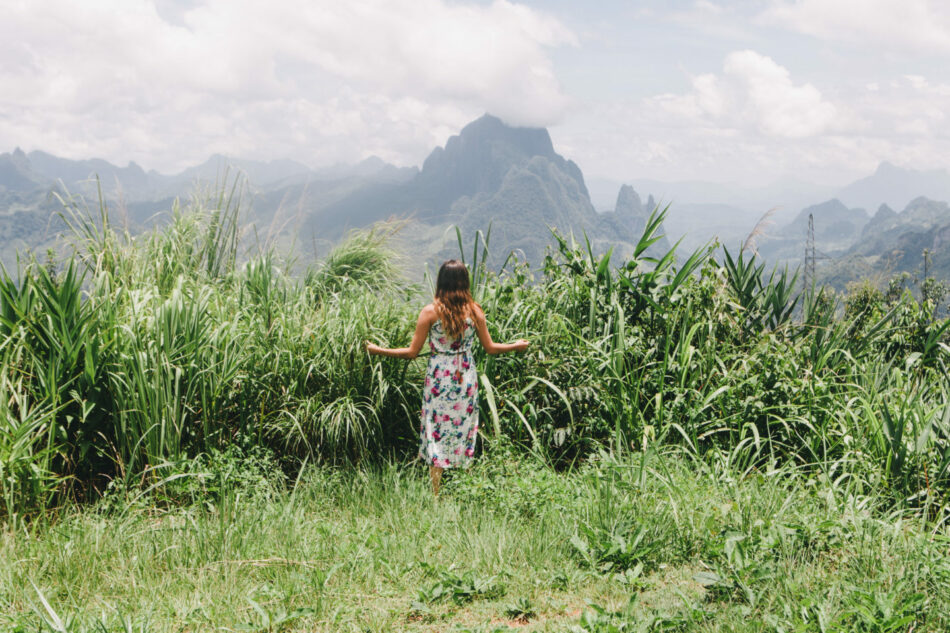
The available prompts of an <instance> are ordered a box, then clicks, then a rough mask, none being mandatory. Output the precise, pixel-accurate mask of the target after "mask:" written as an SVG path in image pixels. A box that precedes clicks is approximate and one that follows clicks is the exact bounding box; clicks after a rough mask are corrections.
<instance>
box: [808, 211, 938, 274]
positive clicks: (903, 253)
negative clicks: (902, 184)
mask: <svg viewBox="0 0 950 633" xmlns="http://www.w3.org/2000/svg"><path fill="white" fill-rule="evenodd" d="M925 251H927V252H929V256H930V264H929V270H928V271H927V272H928V274H929V275H930V276H932V277H937V278H939V279H945V280H950V206H948V204H947V203H946V202H940V201H936V200H930V199H929V198H924V197H919V198H915V199H914V200H912V201H911V202H910V203H909V204H908V205H907V207H906V208H905V209H904V210H903V211H901V212H900V213H895V212H894V211H893V210H892V209H891V208H890V207H888V206H886V205H882V206H881V207H880V208H879V209H878V211H877V213H876V214H875V215H874V217H873V218H871V220H870V221H869V222H868V223H867V224H866V225H865V229H864V231H863V232H862V233H861V236H860V238H859V239H858V240H857V241H856V242H855V243H854V244H853V245H851V247H850V248H848V249H847V250H846V251H845V252H844V253H843V254H842V255H841V256H840V257H838V258H836V259H834V260H832V261H830V262H827V263H826V264H824V265H823V266H822V267H821V269H820V277H821V278H822V279H823V280H824V281H825V282H826V283H830V284H832V285H834V286H836V287H839V288H844V287H845V286H846V285H847V283H848V282H849V281H852V280H854V279H856V278H861V277H865V278H872V279H876V280H878V281H879V282H882V283H883V282H884V281H886V280H887V279H889V278H890V277H892V276H894V275H896V274H898V273H902V272H907V273H911V274H917V275H922V274H923V269H924V257H925V256H924V253H925Z"/></svg>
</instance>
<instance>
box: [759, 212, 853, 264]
mask: <svg viewBox="0 0 950 633" xmlns="http://www.w3.org/2000/svg"><path fill="white" fill-rule="evenodd" d="M809 216H811V217H812V218H813V223H814V229H815V247H816V249H817V250H818V251H821V252H822V253H823V254H825V255H828V256H830V255H833V254H835V253H842V252H844V251H846V250H847V249H848V248H849V247H851V245H852V244H854V242H855V240H857V239H858V238H859V237H860V235H861V231H862V229H863V228H864V226H865V225H866V224H867V223H868V221H869V217H868V214H867V211H865V210H864V209H850V208H848V207H847V206H846V205H845V204H844V203H842V202H841V201H840V200H838V199H837V198H833V199H831V200H827V201H825V202H822V203H820V204H814V205H811V206H810V207H806V208H804V209H802V210H801V211H800V212H799V213H798V215H797V216H796V217H795V219H794V220H792V221H791V222H789V223H788V224H786V225H785V226H783V227H781V228H780V229H778V230H776V231H766V237H764V238H762V239H760V240H759V245H758V250H759V253H760V254H761V255H762V256H763V257H764V258H765V259H766V260H769V261H771V262H773V263H778V264H782V265H784V264H788V265H790V266H796V265H798V264H800V263H801V261H802V257H803V256H804V248H805V241H806V239H807V237H808V218H809Z"/></svg>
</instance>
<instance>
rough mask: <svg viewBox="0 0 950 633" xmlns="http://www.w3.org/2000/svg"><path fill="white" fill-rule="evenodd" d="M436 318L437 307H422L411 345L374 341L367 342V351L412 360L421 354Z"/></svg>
mask: <svg viewBox="0 0 950 633" xmlns="http://www.w3.org/2000/svg"><path fill="white" fill-rule="evenodd" d="M435 318H436V314H435V308H433V307H432V305H431V304H430V305H427V306H426V307H424V308H422V312H420V313H419V319H418V320H417V321H416V331H415V333H414V334H413V335H412V342H411V343H409V347H397V348H389V347H380V346H379V345H376V344H374V343H370V342H367V343H366V351H367V352H369V353H370V354H378V355H380V356H392V357H395V358H406V359H409V360H412V359H413V358H415V357H416V356H418V355H419V351H420V350H421V349H422V345H423V344H424V343H425V340H426V336H428V335H429V328H430V327H431V326H432V323H433V322H434V321H435Z"/></svg>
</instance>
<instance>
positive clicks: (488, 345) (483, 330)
mask: <svg viewBox="0 0 950 633" xmlns="http://www.w3.org/2000/svg"><path fill="white" fill-rule="evenodd" d="M472 316H473V317H474V318H475V331H476V332H477V333H478V340H479V341H481V343H482V347H484V348H485V351H486V352H488V353H489V354H504V353H505V352H523V351H525V350H526V349H528V341H526V340H524V339H518V340H517V341H515V342H514V343H496V342H495V341H493V340H491V334H490V333H489V332H488V322H487V321H486V320H485V313H484V312H483V311H482V307H481V306H480V305H478V304H477V303H476V304H475V309H474V310H472Z"/></svg>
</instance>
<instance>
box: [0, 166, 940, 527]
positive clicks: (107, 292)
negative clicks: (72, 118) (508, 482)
mask: <svg viewBox="0 0 950 633" xmlns="http://www.w3.org/2000/svg"><path fill="white" fill-rule="evenodd" d="M241 191H242V187H241V185H240V184H239V183H238V182H236V181H235V182H233V183H230V184H229V185H228V186H227V187H225V188H223V189H222V190H221V191H220V192H218V193H217V194H214V195H211V196H206V197H196V198H195V199H194V200H192V202H191V203H190V205H188V206H187V207H182V206H179V205H178V204H177V203H176V205H175V206H174V208H173V209H172V214H171V218H170V222H169V223H168V224H166V225H164V227H161V228H156V229H154V230H153V231H151V232H149V233H146V234H143V235H139V236H135V237H133V236H131V235H129V234H127V233H124V232H121V231H118V230H116V229H115V228H114V226H113V224H112V223H111V222H110V219H109V212H108V209H106V208H105V207H104V206H102V205H101V206H100V208H99V209H98V210H97V211H96V212H95V213H93V214H88V213H85V212H84V211H82V210H81V209H80V207H79V206H77V205H78V203H75V202H72V201H69V200H67V201H66V202H67V203H68V204H69V206H68V208H67V211H66V212H65V213H64V219H65V220H66V223H67V225H69V226H71V227H72V229H73V231H74V238H73V239H74V244H75V246H76V249H77V250H76V253H77V254H76V257H75V258H68V259H67V260H66V261H65V262H63V263H62V264H61V266H60V267H61V270H54V269H51V268H50V267H48V266H41V265H38V264H35V263H34V264H31V265H29V266H27V267H25V268H24V269H23V270H21V271H19V276H18V278H16V279H14V278H13V277H12V276H11V275H9V274H7V273H5V272H4V273H3V274H2V275H0V354H2V355H3V360H4V362H3V365H2V367H0V391H2V394H0V395H2V404H0V407H3V409H2V410H3V413H4V426H3V428H4V431H3V432H2V433H0V473H2V474H3V477H2V483H0V485H2V486H3V488H2V493H3V494H2V504H3V505H2V510H3V512H4V514H5V515H6V516H7V518H8V520H11V519H15V517H17V516H19V515H21V514H23V513H31V512H36V511H39V510H41V509H42V508H44V507H47V506H49V505H50V504H55V503H57V502H58V501H59V500H61V499H63V498H64V497H65V496H68V495H70V494H71V495H75V496H79V497H83V496H88V495H93V496H94V495H96V494H99V493H100V492H101V491H102V490H103V489H104V488H105V487H106V486H108V485H109V482H110V481H113V480H116V479H121V480H126V481H131V480H138V479H139V478H141V477H142V476H143V474H144V476H145V478H146V479H149V478H151V479H155V478H160V477H162V476H163V475H162V473H164V472H167V470H168V468H173V467H174V464H175V463H178V462H180V461H181V460H185V459H189V458H193V457H195V456H197V455H199V454H201V453H205V452H207V451H211V450H215V449H221V448H225V447H227V446H230V445H234V444H237V445H241V446H255V445H256V446H265V447H268V448H269V449H271V450H273V451H275V452H276V453H278V454H280V455H281V456H282V457H283V459H284V465H285V466H286V467H288V469H292V468H294V464H295V463H296V464H299V463H300V462H301V461H308V462H313V461H322V462H334V463H341V462H359V461H365V460H374V459H378V458H379V457H380V456H390V455H391V456H403V455H407V454H411V453H412V451H413V448H414V443H415V439H414V436H415V426H416V416H417V411H418V409H419V406H420V405H419V394H418V385H419V383H420V381H421V372H422V371H423V364H422V361H416V362H413V363H403V362H396V361H392V360H387V359H376V358H370V357H368V356H367V355H366V354H365V352H364V350H363V341H364V340H367V339H373V340H378V341H381V342H386V343H389V344H393V345H401V344H405V343H406V342H407V341H408V340H409V338H410V336H411V332H412V325H413V321H414V316H415V314H416V313H417V310H418V308H419V307H420V306H421V305H422V304H423V303H424V302H425V301H427V300H428V296H427V294H426V292H425V291H424V290H423V289H422V287H421V286H413V285H407V284H405V283H402V282H401V281H400V280H399V275H398V274H397V269H398V267H397V262H396V259H395V257H396V254H395V253H393V252H392V251H391V250H390V249H389V247H388V246H387V235H388V234H389V232H390V231H391V230H392V227H378V228H376V229H372V230H369V231H366V232H358V233H355V234H353V235H351V236H350V237H349V239H347V240H346V241H345V242H344V243H343V244H341V245H340V246H338V247H337V249H335V250H334V251H333V252H332V253H330V254H329V256H328V257H327V258H326V259H325V260H324V261H323V262H321V263H319V264H317V265H315V266H313V267H312V268H311V269H310V270H308V271H306V272H305V273H304V274H303V275H301V276H299V277H294V276H292V275H290V274H289V272H288V271H289V269H290V266H289V265H287V262H285V261H282V260H281V258H280V256H279V254H277V253H275V252H274V251H264V252H252V253H249V254H247V255H246V256H244V255H241V254H240V253H239V250H240V245H241V244H242V243H243V242H242V240H241V231H240V230H239V218H240V215H241V204H242V199H243V198H242V196H241ZM665 213H666V210H657V211H656V212H655V213H654V214H653V216H652V217H651V218H650V220H649V221H648V222H647V224H646V228H645V229H644V233H643V235H642V237H641V239H640V241H639V243H638V244H637V245H636V247H635V248H634V250H633V252H632V254H631V256H630V258H628V259H626V260H625V261H615V260H614V259H613V257H612V254H611V253H610V252H608V253H606V254H599V253H594V252H593V250H592V249H591V248H590V246H589V244H588V245H586V247H585V246H579V245H577V244H576V243H575V242H574V241H573V240H571V239H568V238H564V237H561V236H559V235H556V234H555V236H554V238H555V239H554V245H553V247H552V249H551V250H550V251H549V254H548V257H547V258H546V260H545V262H544V265H543V266H542V267H541V268H539V269H536V270H531V269H530V268H529V267H528V266H526V265H524V264H523V263H522V264H519V263H518V262H517V261H516V260H515V259H514V258H509V259H508V260H507V262H506V267H505V268H504V270H503V271H501V272H495V271H490V270H488V269H487V268H486V266H485V262H486V261H487V241H488V236H487V235H485V236H482V235H479V236H478V237H477V239H476V242H475V247H474V249H473V250H472V256H471V257H470V258H469V262H470V263H471V265H472V267H473V268H474V270H473V274H474V277H475V279H476V280H477V287H476V292H477V297H478V300H479V301H480V302H481V303H482V304H483V306H484V308H485V310H486V312H487V313H488V315H489V322H490V324H491V330H492V335H493V336H494V337H495V338H497V339H508V338H513V337H525V338H528V339H530V340H532V341H533V342H534V345H533V347H532V350H531V351H530V352H529V353H528V354H526V355H513V356H504V357H485V358H478V362H479V366H480V368H481V373H482V380H483V386H484V387H485V389H484V390H483V393H484V395H485V397H484V398H483V399H482V403H481V406H482V412H481V413H482V419H483V420H484V427H485V428H487V429H490V430H491V431H490V432H489V433H487V434H485V438H486V444H491V442H495V441H498V440H499V439H501V438H507V439H508V440H511V441H513V442H514V443H515V444H516V445H518V446H522V447H524V448H525V449H526V450H530V451H533V452H535V453H537V454H540V455H543V456H544V457H545V458H546V459H547V460H549V461H550V462H552V463H554V464H558V465H568V464H571V463H576V462H577V461H578V460H584V459H587V458H588V457H589V456H590V455H591V454H594V453H595V452H596V451H598V450H600V448H601V447H604V446H607V447H610V449H611V450H612V452H613V453H614V454H615V455H617V456H621V455H623V454H624V453H628V452H637V453H639V452H643V451H646V450H648V449H649V447H651V446H663V445H675V446H678V447H681V448H682V449H683V450H686V451H688V452H689V453H690V454H691V455H693V456H694V458H695V459H697V460H699V461H709V462H712V461H715V460H718V459H726V460H728V461H730V463H734V464H737V465H741V467H742V469H745V470H749V471H750V472H751V470H754V469H756V468H764V467H766V465H767V464H769V463H789V464H794V465H796V466H797V467H801V468H805V469H808V471H809V472H813V473H821V474H823V475H824V476H829V477H835V478H845V479H847V480H848V481H852V482H854V485H855V486H857V487H859V488H862V489H864V490H878V491H880V492H883V493H884V494H885V495H887V497H888V498H889V499H890V502H891V503H894V504H898V505H902V506H907V507H913V508H917V509H920V510H921V511H923V512H926V514H927V515H928V516H930V517H931V518H936V519H937V520H944V518H945V517H946V514H947V508H948V501H950V500H948V496H947V495H948V481H950V480H948V475H950V473H948V470H950V443H948V442H950V437H948V433H950V427H948V414H947V413H946V411H947V410H948V408H947V404H948V401H950V380H948V374H947V371H946V367H947V362H948V352H950V348H948V347H947V345H946V344H945V340H946V335H947V331H948V328H950V321H945V320H941V319H939V318H937V317H936V308H935V305H934V304H933V302H927V301H924V302H918V301H917V300H916V299H914V297H913V296H911V295H910V294H909V293H904V294H899V293H896V294H895V293H891V294H890V295H885V294H883V293H878V294H874V293H868V292H864V293H859V292H856V293H854V294H853V295H851V296H848V297H845V298H844V300H843V303H844V305H843V306H839V305H838V303H840V302H841V301H840V300H838V299H834V300H832V299H829V297H828V295H827V294H825V293H823V292H822V291H816V292H806V293H804V294H803V293H801V292H800V291H799V290H798V288H799V284H798V278H797V275H796V274H795V273H794V272H789V271H786V270H783V271H768V270H767V269H766V267H765V266H764V265H763V264H762V263H761V262H760V261H758V260H757V259H756V257H755V256H754V255H750V254H748V253H747V252H740V253H739V254H738V255H734V254H732V253H730V252H729V251H728V250H722V251H720V249H719V248H718V247H717V246H716V245H709V246H708V247H705V248H703V249H700V250H698V251H696V252H693V253H689V254H683V255H678V254H677V251H676V247H674V248H673V249H672V250H670V251H669V252H667V253H664V254H662V255H659V256H655V257H651V256H648V255H647V252H648V249H649V248H650V247H651V246H652V245H654V244H655V243H656V242H657V241H658V239H659V237H660V236H659V233H658V231H659V227H660V226H661V225H662V221H663V218H664V215H665ZM459 244H460V249H462V251H463V252H462V255H463V256H464V254H465V248H464V243H463V240H462V238H461V236H459ZM239 261H243V262H244V263H243V264H240V265H239ZM720 262H721V263H720Z"/></svg>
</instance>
